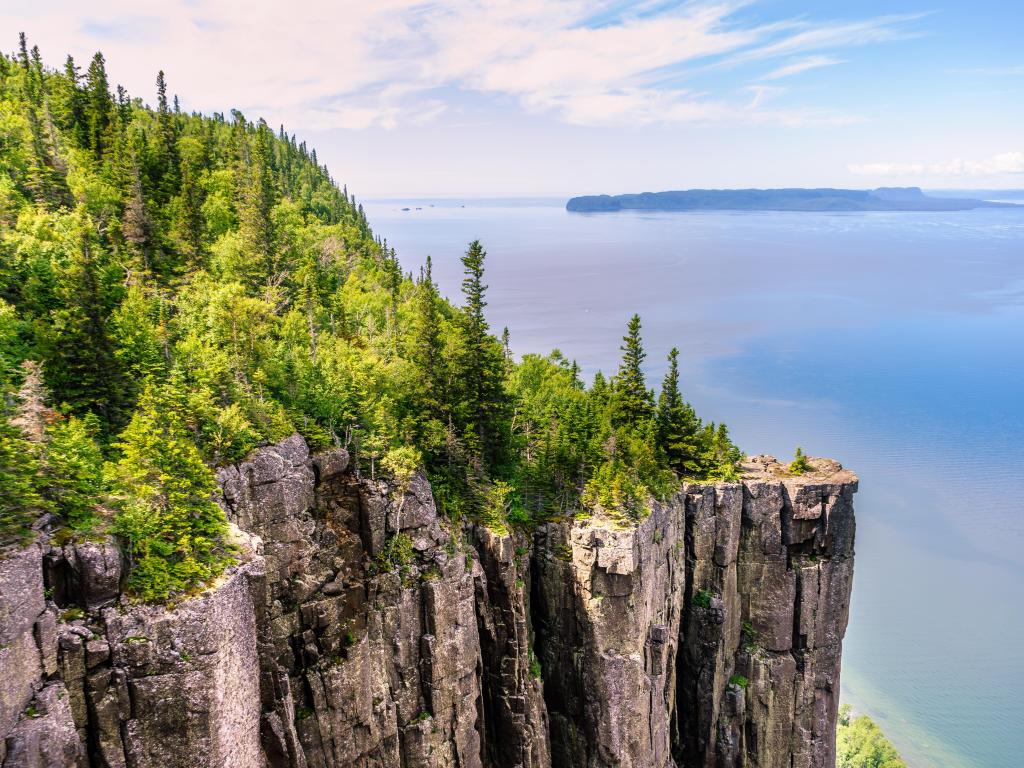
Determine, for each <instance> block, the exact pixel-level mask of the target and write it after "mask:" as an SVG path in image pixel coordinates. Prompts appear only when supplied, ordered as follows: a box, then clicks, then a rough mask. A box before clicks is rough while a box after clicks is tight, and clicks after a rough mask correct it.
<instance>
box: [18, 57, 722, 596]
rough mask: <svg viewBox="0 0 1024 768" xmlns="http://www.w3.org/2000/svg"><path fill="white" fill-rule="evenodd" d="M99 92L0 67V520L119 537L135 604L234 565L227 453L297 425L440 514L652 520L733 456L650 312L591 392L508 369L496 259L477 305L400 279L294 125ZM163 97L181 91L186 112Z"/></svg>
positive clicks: (534, 361)
mask: <svg viewBox="0 0 1024 768" xmlns="http://www.w3.org/2000/svg"><path fill="white" fill-rule="evenodd" d="M170 87H171V85H170V83H169V82H168V79H167V78H166V77H165V75H164V73H163V72H160V73H159V74H158V75H157V76H156V79H155V95H156V106H155V107H153V108H151V107H148V106H146V104H144V102H143V101H142V99H140V98H137V97H136V98H131V97H129V95H128V94H127V92H126V91H125V90H124V89H123V88H122V87H120V86H116V87H113V90H112V87H111V83H110V81H109V79H108V76H107V72H106V62H105V60H104V58H103V56H102V54H99V53H97V54H96V55H95V56H94V57H93V58H92V60H91V61H90V63H89V64H88V66H87V67H86V69H85V72H84V74H83V72H82V70H81V68H80V67H79V65H78V64H77V63H76V62H75V61H74V60H73V59H72V58H71V57H68V59H67V60H66V62H65V64H64V66H63V68H62V69H60V70H51V69H48V68H46V67H44V66H43V64H42V60H41V57H40V56H39V55H38V52H36V51H35V50H34V49H33V51H32V52H29V50H28V47H27V41H26V40H24V38H22V40H21V47H20V50H19V52H17V53H16V54H15V55H13V56H0V392H2V394H3V398H2V403H0V405H2V408H0V411H2V412H0V464H2V465H3V467H2V469H3V471H2V472H0V536H2V537H3V538H4V539H15V538H19V537H24V536H27V535H29V534H30V531H31V528H32V525H33V524H34V521H35V520H36V519H37V518H38V517H39V515H40V513H42V512H44V511H54V512H55V513H56V514H57V515H58V516H59V518H60V519H62V520H63V521H64V522H65V523H66V524H67V526H68V527H69V528H71V529H72V530H73V531H75V532H78V533H85V532H93V533H95V532H99V531H111V532H114V533H116V534H117V535H118V536H120V537H121V540H122V542H123V543H124V546H125V547H126V550H127V552H128V553H129V555H130V557H131V565H132V572H131V574H130V577H129V583H130V586H131V588H132V590H133V591H134V592H135V594H137V595H138V596H140V597H142V598H144V599H150V600H162V599H166V598H168V597H170V596H173V595H175V594H179V593H183V592H187V591H189V590H191V589H194V588H196V587H199V586H201V585H202V584H203V583H205V582H206V581H207V580H208V579H209V578H210V577H211V576H213V575H215V573H217V572H218V570H219V569H220V567H221V566H222V565H223V563H225V562H227V561H228V560H229V559H230V557H231V550H230V547H229V546H228V545H227V544H226V531H227V525H226V521H225V519H224V516H223V513H222V512H221V511H220V509H219V508H218V507H217V506H216V505H215V504H214V503H213V502H212V500H211V499H212V493H213V490H214V488H215V485H214V481H213V470H212V468H213V467H215V466H217V465H219V464H224V463H228V462H232V461H237V460H238V459H240V458H242V457H244V456H245V455H246V454H247V453H249V452H250V451H252V450H253V449H254V448H256V447H258V446H260V445H264V444H267V443H269V442H273V441H277V440H280V439H282V438H284V437H285V436H287V435H290V434H293V433H295V432H299V433H301V434H302V435H303V436H305V438H306V439H307V440H308V441H309V442H310V443H311V445H312V446H313V447H314V449H323V448H327V447H330V446H344V447H347V448H348V449H349V450H350V451H352V453H353V454H354V456H355V457H356V460H357V466H360V467H362V468H363V469H364V470H365V471H368V472H372V473H376V472H377V471H385V472H392V473H399V470H400V471H401V473H407V472H408V467H409V466H411V465H415V464H419V465H420V466H422V468H423V469H424V470H425V471H426V472H427V474H428V475H429V477H430V479H431V482H432V484H433V487H434V491H435V495H436V497H437V500H438V503H439V505H440V508H441V510H442V512H443V513H444V514H446V515H447V516H448V517H449V518H451V519H452V520H453V521H455V520H459V519H462V518H468V519H471V520H475V521H478V522H481V523H484V524H490V525H495V526H499V527H505V526H509V525H522V526H530V525H533V524H535V523H536V522H538V521H541V520H544V519H547V518H549V517H553V516H560V515H565V514H574V513H577V512H578V511H580V510H581V509H594V510H598V511H600V512H601V513H603V514H607V515H611V516H615V517H618V518H620V519H622V521H623V522H624V523H626V522H629V520H631V519H634V518H637V517H642V516H643V515H644V514H645V513H646V510H647V508H648V505H649V503H650V499H651V498H652V497H657V496H665V495H667V494H670V493H672V492H674V490H675V489H676V488H678V484H679V480H680V478H682V477H712V478H723V479H728V478H730V477H734V476H735V465H736V462H737V461H738V458H739V454H738V451H737V450H736V448H735V446H733V445H732V443H731V442H730V441H729V439H728V432H727V430H725V428H724V425H718V426H715V425H713V424H707V425H705V424H703V423H702V422H701V421H700V420H699V419H698V418H697V416H696V414H695V413H694V412H693V409H692V408H691V407H690V406H689V405H688V404H687V403H686V401H685V400H684V399H683V397H682V394H681V393H680V390H679V375H678V354H677V353H673V354H672V356H671V357H670V360H669V363H670V371H669V376H668V377H667V378H666V380H665V382H664V384H663V387H662V391H661V395H660V396H659V397H658V399H657V403H656V402H655V397H654V395H653V393H652V392H651V391H650V390H649V389H648V387H647V384H646V381H645V378H644V363H645V356H646V352H645V350H644V347H643V342H642V338H641V324H640V318H639V317H634V318H633V319H632V320H631V321H630V322H629V325H628V327H627V332H626V336H625V338H624V342H623V357H622V363H621V366H620V367H619V370H618V372H617V374H616V375H615V376H614V377H612V378H611V380H606V379H605V378H604V377H603V376H601V375H600V374H599V375H598V376H597V377H595V379H594V382H593V384H592V385H591V386H589V387H588V386H586V385H585V384H584V383H583V382H582V381H581V379H580V376H579V367H578V366H577V365H576V364H575V363H574V362H572V361H571V360H569V359H567V358H565V357H563V356H562V354H561V353H559V352H553V353H552V354H550V355H548V356H536V355H526V356H524V357H523V358H522V359H521V360H519V361H515V360H514V359H513V358H512V355H511V352H510V341H509V334H508V332H507V331H506V332H504V333H503V334H502V337H501V338H500V339H499V338H498V337H496V336H495V335H494V334H493V333H492V332H491V329H490V327H489V325H488V322H487V318H486V312H485V310H486V306H487V284H486V280H485V265H486V252H485V250H484V248H483V246H482V245H481V243H479V242H478V241H474V242H472V243H470V244H469V246H468V248H467V250H466V252H465V255H464V256H463V258H462V264H463V267H464V270H465V280H464V282H463V291H462V293H463V296H462V305H461V306H459V305H456V304H455V303H453V302H451V301H449V300H447V299H445V298H444V297H442V296H441V295H440V294H439V292H438V289H437V286H436V285H435V283H434V281H433V277H432V274H431V267H432V265H431V263H430V261H429V260H428V261H427V263H426V264H425V265H424V267H423V269H422V270H420V273H419V276H418V277H415V278H414V277H413V275H412V274H411V273H408V272H404V271H403V269H402V267H401V266H400V264H399V261H398V258H397V255H396V254H395V252H394V249H392V248H391V247H390V246H389V245H388V244H387V242H385V241H383V240H381V239H380V238H377V237H375V236H374V234H373V232H372V231H371V229H370V226H369V223H368V222H367V219H366V216H365V214H364V212H363V209H362V206H361V205H359V204H358V203H357V202H356V200H355V198H354V197H352V196H351V195H350V194H349V193H348V191H347V189H345V188H343V187H342V188H339V186H338V185H337V184H335V182H334V181H333V179H332V178H331V176H330V175H329V174H328V172H327V170H326V168H324V167H323V166H322V165H321V164H320V163H319V161H318V160H317V157H316V153H315V151H313V150H312V149H310V148H308V147H307V146H306V144H305V142H302V141H300V140H299V139H298V138H296V137H295V136H294V135H290V134H288V133H287V132H285V131H284V129H283V128H281V129H280V130H278V131H276V132H275V131H274V130H272V129H271V128H270V127H269V126H268V125H267V124H266V123H264V122H263V121H261V120H257V121H255V122H253V121H251V120H249V119H248V118H246V117H245V116H244V115H243V114H241V113H240V112H238V111H233V112H232V113H231V114H230V115H224V114H213V115H209V116H204V115H200V114H188V113H185V112H183V111H181V109H180V108H179V107H178V106H177V104H178V101H177V98H176V97H172V96H171V91H170ZM172 105H173V106H172Z"/></svg>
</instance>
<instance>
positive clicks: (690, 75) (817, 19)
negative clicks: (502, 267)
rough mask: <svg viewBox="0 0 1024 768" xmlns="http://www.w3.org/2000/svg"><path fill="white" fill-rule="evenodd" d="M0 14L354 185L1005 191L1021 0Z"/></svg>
mask: <svg viewBox="0 0 1024 768" xmlns="http://www.w3.org/2000/svg"><path fill="white" fill-rule="evenodd" d="M4 16H5V23H4V28H5V29H8V30H24V31H25V32H26V33H27V34H28V35H29V37H30V38H31V40H32V41H33V42H34V43H37V44H39V46H40V48H41V49H42V51H43V55H44V58H45V59H46V60H47V61H48V62H50V63H51V64H52V65H59V64H61V63H62V62H63V58H64V55H65V54H66V53H68V52H70V53H72V54H74V55H75V57H76V58H78V59H80V60H81V61H82V62H83V63H84V62H85V61H86V60H87V59H88V57H89V56H90V55H91V54H92V52H93V51H95V50H96V49H102V50H103V51H104V53H105V54H106V56H107V60H108V68H109V71H110V74H111V79H112V80H113V81H115V82H120V83H123V84H124V85H125V86H126V87H127V88H128V89H129V91H130V92H131V93H132V94H133V95H137V96H141V97H142V98H143V99H144V100H148V101H151V100H153V98H154V97H153V91H154V85H153V82H154V79H155V74H156V72H157V70H159V69H161V68H162V69H164V70H165V71H166V73H167V78H168V82H169V84H170V88H171V90H172V91H175V92H177V93H179V94H180V96H181V101H182V105H183V107H184V108H186V109H196V110H201V111H204V112H211V111H215V110H216V111H227V110H229V109H231V108H233V107H235V108H239V109H241V110H242V111H243V112H244V113H245V114H246V115H247V116H248V117H250V118H255V117H259V116H263V117H265V118H266V119H267V121H268V122H269V123H270V124H271V125H273V126H277V125H278V124H280V123H284V125H285V126H286V128H287V129H288V130H289V131H294V132H296V133H298V134H299V136H300V138H304V139H306V140H307V141H309V142H310V143H311V144H313V145H314V146H316V147H317V149H318V154H319V156H320V158H321V159H322V160H324V161H325V162H326V163H327V164H328V165H329V167H330V169H331V171H332V173H333V174H334V175H335V177H336V178H337V179H338V180H339V181H342V182H345V183H347V184H348V185H349V187H350V189H352V190H354V191H356V192H357V193H358V194H359V195H361V196H364V197H366V196H386V195H396V196H397V195H497V196H510V195H569V194H583V193H593V192H624V191H642V190H656V189H671V188H676V189H678V188H687V187H744V186H762V187H764V186H820V185H833V186H849V187H873V186H878V185H883V184H900V185H910V184H918V185H921V186H925V187H932V188H942V187H956V188H989V187H996V188H1009V187H1013V188H1020V187H1024V129H1022V126H1024V98H1022V97H1024V45H1022V44H1021V35H1022V30H1024V3H1020V2H991V1H989V2H972V3H967V2H962V1H956V2H954V1H952V0H896V1H894V2H884V3H883V2H871V1H867V2H865V1H861V2H827V3H821V2H817V3H815V2H793V1H791V0H762V1H761V2H729V1H728V0H726V1H724V2H683V3H680V2H666V1H664V0H633V1H630V0H600V1H594V0H591V1H590V2H582V1H581V0H560V1H559V2H549V1H547V0H449V1H448V2H444V3H440V2H423V0H374V2H328V1H327V0H313V1H312V2H307V3H304V4H302V6H301V7H299V8H297V7H295V6H293V5H292V4H286V3H281V2H279V1H278V2H274V3H265V4H264V3H259V2H244V1H243V0H233V1H232V2H210V1H209V0H163V1H162V2H148V1H147V0H113V1H112V2H93V3H79V2H66V1H64V0H56V1H54V2H47V3H39V2H25V0H13V2H12V0H7V2H5V11H4ZM13 37H14V35H13V32H12V38H13ZM15 44H16V39H12V40H11V41H10V43H9V46H10V47H11V48H13V47H14V45H15Z"/></svg>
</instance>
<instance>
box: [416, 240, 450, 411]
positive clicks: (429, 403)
mask: <svg viewBox="0 0 1024 768" xmlns="http://www.w3.org/2000/svg"><path fill="white" fill-rule="evenodd" d="M439 302H440V296H438V293H437V286H436V285H435V284H434V277H433V265H432V262H431V258H430V256H427V263H426V268H425V270H424V272H423V275H422V277H421V278H420V281H419V283H418V285H417V286H416V309H415V314H414V317H413V323H412V339H411V341H412V349H411V356H412V359H413V360H414V361H415V363H416V366H417V368H418V369H419V376H420V380H421V382H422V385H423V400H424V405H425V406H426V408H427V411H428V414H427V415H428V417H433V418H436V419H438V420H439V421H441V420H443V418H444V410H446V409H445V408H444V403H445V400H446V396H445V386H444V381H445V377H444V367H445V366H444V360H443V357H442V354H443V350H442V340H441V316H440V312H439V309H438V304H439Z"/></svg>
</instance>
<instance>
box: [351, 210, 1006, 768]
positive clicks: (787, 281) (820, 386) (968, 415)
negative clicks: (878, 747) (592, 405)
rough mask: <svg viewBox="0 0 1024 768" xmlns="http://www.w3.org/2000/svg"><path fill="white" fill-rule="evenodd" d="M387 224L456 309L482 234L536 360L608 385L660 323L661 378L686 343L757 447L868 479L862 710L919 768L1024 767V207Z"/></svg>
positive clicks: (851, 660) (693, 395)
mask: <svg viewBox="0 0 1024 768" xmlns="http://www.w3.org/2000/svg"><path fill="white" fill-rule="evenodd" d="M463 204H465V206H466V207H464V208H463V207H460V206H461V205H463ZM431 205H433V207H431ZM402 207H409V208H410V210H409V211H402V210H401V208H402ZM417 207H419V210H417ZM367 212H368V214H369V216H370V220H371V223H372V225H373V227H374V229H375V231H376V232H377V233H378V234H380V235H382V236H384V237H386V238H387V239H388V241H389V243H390V244H391V245H394V246H395V247H396V248H397V250H398V253H399V257H400V259H401V261H402V263H403V265H404V266H405V268H406V269H411V270H415V269H416V268H417V267H418V265H419V264H420V263H421V262H422V260H423V258H425V256H426V255H427V254H428V253H429V254H431V255H432V256H433V258H434V263H435V276H436V277H437V279H438V282H439V284H440V286H441V289H442V290H443V291H444V292H445V293H446V294H447V295H449V296H453V297H457V296H458V290H459V280H460V268H461V267H460V264H459V260H458V259H459V256H460V254H461V252H462V251H463V250H464V249H465V245H466V243H467V242H468V241H469V240H472V239H474V238H480V239H481V240H482V241H483V243H484V246H485V247H486V248H487V250H488V253H489V260H488V270H487V276H488V282H489V283H490V286H491V289H490V293H489V298H490V306H489V307H488V317H489V319H490V321H491V323H492V325H493V326H494V328H495V329H496V330H500V328H501V327H502V326H508V327H509V329H510V331H511V334H512V345H513V348H514V350H515V351H516V352H518V353H523V352H547V351H549V350H550V349H551V348H552V347H559V348H561V349H562V350H563V351H564V352H565V353H566V354H567V355H569V356H572V357H575V358H577V360H578V361H579V363H580V364H581V365H582V366H583V368H584V370H586V371H588V372H593V371H594V370H596V369H598V368H601V369H603V370H605V371H611V370H614V367H615V365H616V362H617V359H618V346H619V339H620V337H621V335H622V332H623V329H624V327H625V323H626V320H627V319H628V317H629V315H631V314H632V313H633V312H634V311H636V312H639V313H640V314H641V315H642V317H643V321H644V338H645V341H646V345H647V349H648V352H649V362H650V368H649V371H648V374H649V381H650V382H652V383H654V382H658V381H660V378H661V375H662V373H663V365H662V363H661V361H662V360H663V359H664V356H665V354H666V353H667V351H668V349H669V348H670V347H671V346H672V345H677V346H679V348H680V350H681V351H682V356H683V358H684V360H685V364H684V371H683V372H684V377H685V384H686V390H687V395H688V397H689V398H690V399H691V400H692V401H693V402H694V404H695V405H696V406H697V409H698V411H699V412H700V413H701V415H702V416H703V417H705V418H707V419H713V420H725V421H726V422H727V423H729V425H730V426H731V428H732V430H733V433H734V437H735V438H736V439H737V441H738V442H739V443H740V445H741V446H742V447H743V448H745V449H746V450H747V451H749V452H753V453H761V452H765V453H775V454H778V455H783V456H788V455H791V453H792V451H793V448H794V446H796V445H797V444H799V445H802V446H803V447H804V449H805V450H806V451H808V452H809V453H811V454H812V455H827V456H833V457H835V458H837V459H839V460H840V461H842V462H843V463H844V464H846V465H847V466H849V467H851V468H852V469H854V470H855V471H857V473H858V474H859V475H860V478H861V490H860V493H859V494H858V497H857V517H858V531H857V565H856V574H855V580H854V597H853V605H852V610H851V621H850V628H849V631H848V633H847V641H846V650H845V654H844V669H843V698H844V699H846V700H847V701H849V702H851V703H852V704H853V705H854V707H855V708H856V709H858V710H861V711H867V712H868V713H870V714H871V715H872V716H874V717H875V718H876V719H877V720H878V721H879V722H880V723H881V724H882V726H883V728H884V729H885V731H886V732H887V733H888V734H889V736H890V737H891V738H892V739H893V740H894V741H895V742H896V744H897V746H898V747H899V748H900V750H901V751H902V752H903V753H904V756H905V757H907V758H908V761H909V762H910V764H911V766H913V768H958V767H959V766H970V767H972V768H1016V767H1017V766H1019V765H1021V764H1022V762H1021V758H1020V755H1024V727H1022V722H1024V696H1022V695H1021V693H1020V690H1021V688H1022V687H1024V440H1022V439H1021V435H1022V434H1024V210H1022V211H1008V210H989V211H984V210H983V211H968V212H962V213H856V214H815V213H634V212H623V213H614V214H594V215H582V214H569V213H567V212H566V211H564V210H563V209H562V203H561V201H489V202H488V201H472V200H467V201H458V202H451V201H410V202H401V203H397V202H387V201H381V202H374V203H371V204H368V205H367Z"/></svg>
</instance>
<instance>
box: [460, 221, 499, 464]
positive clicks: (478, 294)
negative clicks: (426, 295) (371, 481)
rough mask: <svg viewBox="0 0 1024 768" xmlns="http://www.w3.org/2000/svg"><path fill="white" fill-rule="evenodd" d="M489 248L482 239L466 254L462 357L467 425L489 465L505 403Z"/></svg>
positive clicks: (475, 242)
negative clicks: (488, 275)
mask: <svg viewBox="0 0 1024 768" xmlns="http://www.w3.org/2000/svg"><path fill="white" fill-rule="evenodd" d="M486 257H487V252H486V251H485V250H484V249H483V246H482V245H480V241H479V240H474V241H473V242H472V243H470V244H469V248H468V249H467V250H466V253H465V255H464V256H463V257H462V266H463V268H464V271H465V274H464V277H463V280H462V295H463V297H464V298H465V302H466V303H465V306H464V307H463V334H464V336H465V347H464V350H465V351H464V356H463V359H462V361H461V366H460V367H461V369H462V370H461V374H462V376H461V379H462V386H463V388H464V389H463V399H464V408H463V411H464V416H465V418H466V419H467V423H466V426H467V427H468V428H469V429H470V430H471V431H472V433H473V434H475V437H476V440H477V441H478V443H477V445H476V446H474V447H475V448H476V451H477V452H478V453H479V455H480V457H481V458H482V460H483V464H484V466H485V467H491V466H493V465H494V463H495V462H496V459H497V454H498V449H499V445H498V442H499V439H500V436H499V434H498V429H499V420H500V418H501V416H502V411H503V408H504V406H505V393H504V356H503V355H502V351H501V345H500V344H499V343H498V341H497V339H495V338H494V337H493V336H491V334H490V327H489V326H488V324H487V318H486V317H484V307H486V306H487V301H486V294H487V286H486V285H484V280H483V279H484V259H485V258H486Z"/></svg>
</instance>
